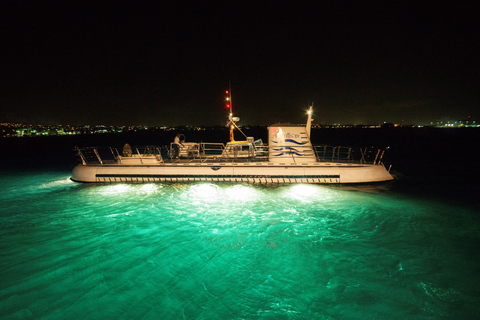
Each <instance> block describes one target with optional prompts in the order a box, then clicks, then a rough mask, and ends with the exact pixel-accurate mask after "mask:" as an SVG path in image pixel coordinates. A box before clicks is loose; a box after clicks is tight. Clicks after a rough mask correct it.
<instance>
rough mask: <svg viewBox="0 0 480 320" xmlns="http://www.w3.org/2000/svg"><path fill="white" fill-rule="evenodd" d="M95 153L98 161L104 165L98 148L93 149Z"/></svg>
mask: <svg viewBox="0 0 480 320" xmlns="http://www.w3.org/2000/svg"><path fill="white" fill-rule="evenodd" d="M93 152H95V155H96V156H97V159H98V161H99V162H100V164H101V165H103V161H102V158H100V155H99V154H98V151H97V148H93Z"/></svg>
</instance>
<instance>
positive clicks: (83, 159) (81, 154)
mask: <svg viewBox="0 0 480 320" xmlns="http://www.w3.org/2000/svg"><path fill="white" fill-rule="evenodd" d="M75 148H76V149H77V152H78V155H79V156H80V159H82V164H83V165H84V166H86V165H87V160H86V159H85V156H84V155H83V153H82V150H80V148H79V147H75Z"/></svg>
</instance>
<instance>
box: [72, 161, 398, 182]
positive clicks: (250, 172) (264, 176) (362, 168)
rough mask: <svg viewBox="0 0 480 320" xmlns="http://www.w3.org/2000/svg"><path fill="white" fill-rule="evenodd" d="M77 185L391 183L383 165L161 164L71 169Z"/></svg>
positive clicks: (320, 163)
mask: <svg viewBox="0 0 480 320" xmlns="http://www.w3.org/2000/svg"><path fill="white" fill-rule="evenodd" d="M72 180H74V181H79V182H102V183H105V182H106V183H114V182H134V183H148V182H188V181H231V182H247V183H372V182H381V181H389V180H393V177H392V176H391V175H390V173H388V171H387V170H386V169H385V167H384V166H383V165H373V164H349V163H328V162H327V163H322V162H315V163H301V164H296V163H293V164H288V165H285V164H278V163H272V162H245V163H163V164H159V165H145V164H144V165H118V164H112V165H82V164H79V165H77V166H76V167H75V168H74V169H73V174H72Z"/></svg>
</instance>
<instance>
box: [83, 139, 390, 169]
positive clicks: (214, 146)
mask: <svg viewBox="0 0 480 320" xmlns="http://www.w3.org/2000/svg"><path fill="white" fill-rule="evenodd" d="M240 148H241V146H240ZM278 148H280V147H268V146H266V145H252V147H251V148H245V149H243V150H242V149H234V148H231V149H229V148H226V145H224V144H223V143H207V142H201V143H199V144H198V148H195V150H194V151H195V152H186V153H184V154H183V156H182V158H183V159H184V160H191V161H194V160H197V161H206V160H208V159H215V161H223V162H235V161H242V162H245V161H252V162H254V161H255V162H256V161H268V159H269V154H270V150H271V152H274V151H275V152H278V150H277V149H278ZM281 148H282V149H283V150H284V151H285V152H286V153H288V152H289V150H290V149H291V150H290V152H291V153H292V157H296V155H295V154H294V153H295V152H298V147H295V148H293V147H281ZM312 148H313V152H314V154H315V157H316V159H317V161H319V162H344V163H361V164H377V165H380V164H382V161H383V157H384V154H385V151H386V149H388V148H386V149H385V148H383V149H382V148H375V147H366V148H351V147H342V146H328V145H321V146H313V147H312ZM308 150H311V149H310V148H308ZM308 150H307V151H308ZM75 151H76V152H77V154H78V156H79V157H80V159H81V162H82V163H83V164H84V165H87V164H96V165H98V164H100V165H104V164H112V163H121V161H122V159H128V158H136V159H139V161H140V163H143V161H142V159H146V158H148V159H152V157H155V158H156V159H157V161H159V162H163V161H164V160H169V161H173V160H174V157H175V153H174V152H175V151H174V150H173V147H172V146H171V145H170V146H139V147H135V148H131V150H130V152H129V151H128V150H125V148H112V147H110V148H99V147H88V148H79V147H75ZM303 151H305V152H304V153H305V154H306V152H307V151H306V150H303ZM308 152H311V151H308ZM310 154H311V153H310Z"/></svg>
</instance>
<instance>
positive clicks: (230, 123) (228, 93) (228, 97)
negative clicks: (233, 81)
mask: <svg viewBox="0 0 480 320" xmlns="http://www.w3.org/2000/svg"><path fill="white" fill-rule="evenodd" d="M225 94H226V97H225V101H226V102H225V104H226V107H227V111H228V123H227V126H229V127H230V141H232V142H233V141H235V140H234V138H233V129H234V128H235V121H234V120H233V111H232V90H231V87H230V81H229V82H228V90H225Z"/></svg>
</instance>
